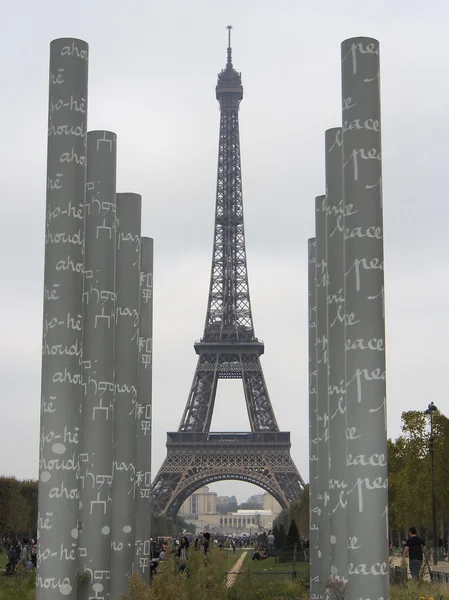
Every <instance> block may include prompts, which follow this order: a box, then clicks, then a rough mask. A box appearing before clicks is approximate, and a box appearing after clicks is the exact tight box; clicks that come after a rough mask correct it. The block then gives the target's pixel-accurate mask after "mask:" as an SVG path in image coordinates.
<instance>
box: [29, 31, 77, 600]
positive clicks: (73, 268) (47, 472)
mask: <svg viewBox="0 0 449 600" xmlns="http://www.w3.org/2000/svg"><path fill="white" fill-rule="evenodd" d="M87 72H88V45H87V44H86V42H84V41H82V40H77V39H72V38H65V39H58V40H53V41H52V42H51V44H50V91H49V113H48V153H47V202H46V229H45V271H44V317H43V342H42V394H41V421H40V457H39V509H38V510H39V514H38V539H39V551H38V557H37V584H36V585H37V590H36V598H37V600H52V599H56V598H57V599H58V600H59V599H60V598H61V596H65V597H67V598H69V599H73V600H75V598H76V593H77V590H76V581H77V570H78V549H77V538H78V477H77V475H78V465H79V456H78V455H79V426H80V409H81V351H82V296H83V245H84V200H85V184H86V133H87Z"/></svg>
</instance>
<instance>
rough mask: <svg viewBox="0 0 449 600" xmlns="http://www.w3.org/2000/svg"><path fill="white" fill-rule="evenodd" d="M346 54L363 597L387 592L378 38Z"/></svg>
mask: <svg viewBox="0 0 449 600" xmlns="http://www.w3.org/2000/svg"><path fill="white" fill-rule="evenodd" d="M341 58H342V90H343V196H344V211H345V302H346V317H345V329H346V404H347V427H348V433H347V484H348V488H347V491H348V509H347V510H348V534H349V539H350V544H349V564H348V575H349V583H348V598H349V600H356V599H357V600H360V599H362V600H363V599H367V598H371V599H373V598H388V597H389V582H388V493H387V492H388V490H387V485H388V483H387V482H388V479H387V476H388V472H387V435H386V410H385V409H386V404H385V402H386V395H385V323H384V276H383V275H384V272H383V219H382V165H381V133H380V129H381V128H380V90H379V43H378V41H377V40H374V39H371V38H352V39H349V40H345V41H344V42H343V43H342V45H341ZM349 515H350V517H349Z"/></svg>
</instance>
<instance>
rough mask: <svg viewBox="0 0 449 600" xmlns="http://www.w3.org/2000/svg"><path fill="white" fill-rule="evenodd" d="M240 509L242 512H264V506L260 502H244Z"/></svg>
mask: <svg viewBox="0 0 449 600" xmlns="http://www.w3.org/2000/svg"><path fill="white" fill-rule="evenodd" d="M239 508H240V509H241V510H262V509H263V504H260V502H242V504H240V506H239Z"/></svg>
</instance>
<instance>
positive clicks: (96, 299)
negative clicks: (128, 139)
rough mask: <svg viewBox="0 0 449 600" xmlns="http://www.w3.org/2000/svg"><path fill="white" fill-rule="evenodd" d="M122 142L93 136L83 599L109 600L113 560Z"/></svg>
mask: <svg viewBox="0 0 449 600" xmlns="http://www.w3.org/2000/svg"><path fill="white" fill-rule="evenodd" d="M116 157H117V137H116V135H115V133H112V132H110V131H90V132H89V133H88V134H87V182H86V211H85V215H86V219H85V221H86V222H85V256H84V294H83V410H82V428H81V453H80V520H81V527H82V531H81V532H80V540H79V545H80V548H79V557H80V572H81V573H83V574H86V575H88V577H89V579H88V580H87V581H86V582H84V583H83V585H82V586H81V590H80V594H81V595H80V597H81V598H83V600H89V598H91V597H94V596H95V595H97V592H101V595H103V596H104V597H107V596H108V595H109V592H110V590H109V584H110V560H111V533H110V531H111V506H110V494H111V481H112V428H113V418H112V406H113V401H114V383H113V382H114V328H115V273H114V271H115V268H114V267H115V265H114V255H115V216H116V213H115V194H116V191H115V182H116Z"/></svg>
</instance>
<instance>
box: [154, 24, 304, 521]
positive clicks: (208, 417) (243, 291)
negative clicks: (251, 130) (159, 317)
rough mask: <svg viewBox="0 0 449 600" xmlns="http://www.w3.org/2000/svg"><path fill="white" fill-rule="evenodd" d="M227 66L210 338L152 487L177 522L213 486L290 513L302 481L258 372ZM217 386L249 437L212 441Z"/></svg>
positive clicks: (159, 508) (235, 106)
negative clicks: (238, 396) (245, 420)
mask: <svg viewBox="0 0 449 600" xmlns="http://www.w3.org/2000/svg"><path fill="white" fill-rule="evenodd" d="M228 31H229V38H228V49H227V63H226V67H225V69H223V70H222V71H221V73H220V74H219V75H218V83H217V87H216V97H217V100H218V102H219V103H220V109H221V110H220V138H219V152H218V176H217V197H216V211H215V235H214V248H213V256H212V269H211V278H210V288H209V300H208V306H207V313H206V323H205V327H204V334H203V337H202V338H201V340H200V341H198V342H196V343H195V345H194V347H195V351H196V353H197V354H198V355H199V356H198V364H197V367H196V370H195V374H194V377H193V382H192V387H191V389H190V393H189V397H188V399H187V404H186V407H185V410H184V414H183V416H182V419H181V423H180V425H179V429H178V431H177V432H172V433H168V434H167V456H166V458H165V460H164V462H163V464H162V466H161V468H160V470H159V473H158V474H157V476H156V478H155V480H154V483H153V486H152V493H151V497H152V504H153V506H152V510H153V511H155V512H158V513H162V512H165V513H166V514H168V515H170V516H174V515H176V513H177V512H178V510H179V509H180V507H181V505H182V503H183V502H184V500H186V499H187V497H188V496H189V495H191V494H192V493H193V492H194V491H195V490H197V489H198V488H199V487H201V486H203V485H206V484H207V483H211V482H214V481H220V480H224V479H238V480H242V481H248V482H250V483H253V484H255V485H258V486H260V487H261V488H263V489H264V490H265V491H267V492H269V493H270V494H271V495H272V496H274V497H275V498H276V500H278V502H279V503H280V504H281V506H283V507H285V506H286V505H287V504H288V503H289V502H291V501H292V500H295V499H297V498H298V497H299V495H300V493H301V491H302V489H303V488H304V481H303V479H302V477H301V475H300V474H299V472H298V470H297V468H296V466H295V464H294V462H293V460H292V458H291V456H290V433H289V432H280V431H279V427H278V424H277V422H276V417H275V415H274V411H273V407H272V405H271V401H270V397H269V395H268V390H267V386H266V384H265V379H264V376H263V372H262V367H261V364H260V355H261V354H263V352H264V344H263V342H262V341H261V340H259V339H257V338H256V337H255V334H254V326H253V319H252V314H251V303H250V295H249V286H248V273H247V266H246V251H245V230H244V222H243V199H242V177H241V165H240V139H239V119H238V114H239V105H240V102H241V100H242V98H243V88H242V83H241V75H240V73H237V71H235V69H234V67H233V65H232V50H231V26H228ZM219 379H242V382H243V390H244V395H245V400H246V407H247V410H248V416H249V422H250V426H251V432H250V433H211V432H210V425H211V421H212V414H213V410H214V403H215V396H216V392H217V384H218V380H219Z"/></svg>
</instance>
